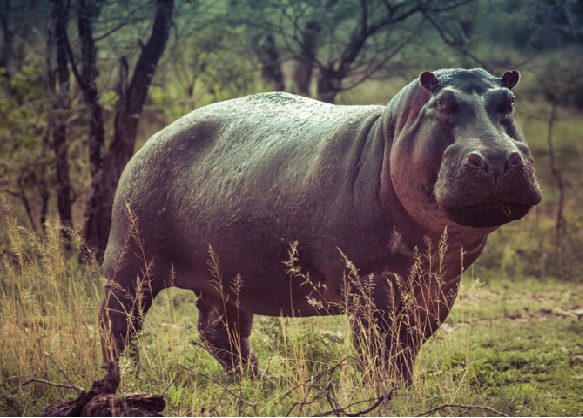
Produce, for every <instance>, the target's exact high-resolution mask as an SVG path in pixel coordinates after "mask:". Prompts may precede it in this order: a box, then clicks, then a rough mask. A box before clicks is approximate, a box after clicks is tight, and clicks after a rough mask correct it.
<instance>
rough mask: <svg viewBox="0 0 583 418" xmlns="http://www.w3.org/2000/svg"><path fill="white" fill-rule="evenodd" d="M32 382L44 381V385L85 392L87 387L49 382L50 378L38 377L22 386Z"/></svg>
mask: <svg viewBox="0 0 583 418" xmlns="http://www.w3.org/2000/svg"><path fill="white" fill-rule="evenodd" d="M31 383H42V384H43V385H49V386H54V387H57V388H65V389H73V390H74V391H76V392H77V393H81V392H85V389H83V388H82V387H80V386H77V385H74V384H71V385H64V384H62V383H53V382H49V381H48V380H44V379H36V378H33V379H29V380H27V381H26V382H24V383H23V384H22V386H27V385H29V384H31Z"/></svg>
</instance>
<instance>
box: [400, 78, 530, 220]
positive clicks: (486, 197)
mask: <svg viewBox="0 0 583 418" xmlns="http://www.w3.org/2000/svg"><path fill="white" fill-rule="evenodd" d="M519 77H520V76H519V73H518V72H517V71H508V72H506V73H505V74H504V75H503V76H502V77H501V78H497V77H494V76H492V75H491V74H489V73H488V72H486V71H484V70H482V69H473V70H462V69H448V70H440V71H436V72H429V71H426V72H423V73H422V74H421V75H420V77H419V80H418V83H415V84H412V85H411V86H412V93H411V98H410V99H411V100H412V101H413V102H416V103H417V104H416V105H415V104H412V105H411V107H408V109H409V112H411V111H413V109H415V108H416V109H417V111H416V112H415V111H413V113H417V115H416V116H414V117H411V116H408V117H407V118H406V122H403V119H402V118H401V123H397V125H400V130H399V132H397V137H396V138H395V143H394V149H393V154H392V155H391V178H392V180H393V183H394V187H395V191H396V193H397V196H398V197H399V199H401V200H402V203H403V205H404V206H405V208H406V209H407V210H408V211H409V212H410V213H411V212H413V213H412V215H414V216H415V217H416V218H421V220H422V221H425V223H429V224H431V223H433V224H434V225H435V226H436V229H437V228H442V227H443V226H444V225H449V226H463V227H473V228H489V229H495V228H496V227H498V226H500V225H503V224H505V223H508V222H510V221H513V220H517V219H520V218H522V217H523V216H524V215H526V214H527V213H528V211H529V209H530V208H531V207H532V206H534V205H536V204H538V203H539V202H540V201H541V192H540V188H539V185H538V183H537V181H536V178H535V175H534V162H533V159H532V157H531V155H530V152H529V148H528V146H527V144H526V142H525V140H524V137H523V135H522V132H521V130H520V127H519V126H518V124H517V123H516V121H515V119H514V94H513V93H512V91H511V89H512V88H513V87H514V86H516V84H517V83H518V80H519ZM403 153H407V154H408V155H409V157H411V158H410V159H409V158H408V160H409V163H408V164H407V166H406V167H403V162H402V161H401V163H399V160H403V156H404V154H403ZM399 166H401V167H399ZM404 177H405V180H406V181H405V182H403V178H404ZM400 183H409V185H408V186H407V185H406V184H404V185H401V184H400ZM421 211H422V212H423V213H419V212H421ZM415 212H418V213H415Z"/></svg>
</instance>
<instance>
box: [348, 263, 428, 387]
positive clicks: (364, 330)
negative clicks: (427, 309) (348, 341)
mask: <svg viewBox="0 0 583 418" xmlns="http://www.w3.org/2000/svg"><path fill="white" fill-rule="evenodd" d="M411 296H412V295H411V293H410V292H409V291H408V290H407V289H406V285H405V284H404V283H402V279H401V278H400V277H399V276H398V275H396V274H394V273H388V272H381V273H372V274H369V275H367V276H363V278H362V279H361V280H360V281H358V282H353V283H352V284H351V286H350V291H349V294H348V295H347V300H348V304H347V310H348V314H349V317H350V319H351V325H352V329H353V333H354V344H355V347H356V349H357V351H358V353H359V355H360V357H361V361H362V362H363V365H364V368H365V369H368V370H370V369H371V368H381V370H382V371H383V372H384V373H387V374H388V377H389V379H391V380H393V381H394V382H395V383H396V384H397V385H400V384H405V385H410V384H411V383H412V374H413V363H414V360H415V357H416V355H417V353H418V352H419V348H420V346H421V343H422V340H423V336H422V334H421V333H419V332H418V327H417V326H416V325H415V324H416V320H415V317H414V312H412V310H411V309H410V307H411V304H412V300H413V298H412V297H411Z"/></svg>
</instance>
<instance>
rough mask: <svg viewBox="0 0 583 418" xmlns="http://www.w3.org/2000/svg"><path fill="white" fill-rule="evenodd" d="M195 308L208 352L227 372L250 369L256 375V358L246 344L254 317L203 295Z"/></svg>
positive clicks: (229, 304)
mask: <svg viewBox="0 0 583 418" xmlns="http://www.w3.org/2000/svg"><path fill="white" fill-rule="evenodd" d="M196 306H197V308H198V312H199V313H198V332H199V335H200V338H201V340H202V341H203V343H204V345H205V347H206V348H207V350H208V351H209V352H210V353H211V354H212V355H213V356H214V357H215V358H216V359H217V360H218V361H219V362H220V363H221V365H222V366H223V367H224V368H225V370H226V371H227V372H238V371H243V372H246V371H249V370H248V369H249V368H250V369H251V370H250V371H251V373H252V374H253V375H256V374H257V359H256V357H255V355H254V354H253V353H252V352H251V345H250V343H249V336H250V335H251V328H252V326H253V314H250V313H248V312H246V311H244V310H242V309H238V308H237V307H236V306H235V305H233V304H231V303H228V302H224V301H223V300H221V299H220V298H218V297H215V296H212V295H209V294H208V293H204V292H201V293H200V296H199V298H198V301H197V302H196Z"/></svg>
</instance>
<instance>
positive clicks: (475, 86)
mask: <svg viewBox="0 0 583 418" xmlns="http://www.w3.org/2000/svg"><path fill="white" fill-rule="evenodd" d="M518 80H519V74H518V72H517V71H509V72H506V73H505V74H503V75H502V77H495V76H493V75H491V74H489V73H488V72H486V71H484V70H482V69H473V70H463V69H445V70H439V71H435V72H429V71H426V72H423V73H422V74H421V75H420V76H419V77H418V78H417V79H415V80H413V81H412V82H411V83H410V84H408V85H406V86H405V87H404V88H403V89H402V90H401V91H400V92H399V93H398V94H397V95H396V96H395V97H394V98H393V99H392V100H391V101H390V102H389V104H388V105H387V106H336V105H331V104H325V103H321V102H318V101H315V100H312V99H309V98H304V97H299V96H294V95H291V94H287V93H261V94H256V95H252V96H248V97H243V98H239V99H234V100H229V101H225V102H222V103H217V104H212V105H209V106H206V107H203V108H201V109H198V110H195V111H194V112H192V113H190V114H188V115H186V116H184V117H182V118H181V119H179V120H177V121H176V122H174V123H173V124H171V125H170V126H168V127H167V128H165V129H164V130H162V131H160V132H158V133H157V134H155V135H154V136H153V137H152V138H151V139H150V140H149V141H148V142H147V143H146V144H145V145H144V147H143V148H142V149H141V150H140V151H138V152H137V153H136V154H135V156H134V157H133V158H132V160H131V161H130V162H129V163H128V165H127V167H126V168H125V171H124V173H123V174H122V176H121V179H120V181H119V186H118V190H117V194H116V197H115V201H114V207H113V214H112V216H113V222H112V229H111V234H110V237H109V243H108V246H107V250H106V252H105V260H104V265H103V269H104V273H105V275H106V277H107V279H108V280H109V283H108V286H107V287H106V294H105V299H104V303H103V307H102V311H101V315H100V318H101V326H102V327H103V330H104V335H105V337H104V356H105V361H106V362H111V361H117V359H118V357H119V355H120V354H121V353H122V351H123V350H124V348H125V346H126V343H127V342H128V341H129V340H130V339H131V337H132V335H133V334H135V332H136V331H137V330H138V329H139V327H140V326H141V322H142V321H141V316H142V315H143V314H145V313H146V312H147V311H148V309H149V307H150V306H151V304H152V300H153V299H154V297H155V296H156V294H157V293H158V292H160V291H161V290H163V289H164V288H166V287H169V286H177V287H180V288H184V289H190V290H193V291H194V292H195V293H196V294H197V296H199V303H198V305H197V306H198V308H199V310H200V314H199V317H200V318H201V320H200V321H199V331H200V336H201V339H202V340H203V341H204V342H205V344H206V345H207V347H208V348H209V351H210V352H211V353H212V354H213V355H214V356H215V357H216V358H217V359H218V360H219V361H220V362H221V364H222V365H223V366H224V367H225V369H227V370H232V369H237V368H239V367H240V366H245V367H246V365H248V364H250V365H252V366H253V367H254V368H256V367H257V366H256V359H255V357H254V356H253V354H252V351H251V347H250V345H249V341H248V337H249V335H250V333H251V328H252V323H253V315H255V314H259V315H274V316H278V315H287V316H297V317H301V316H313V315H324V314H337V313H342V312H343V309H342V306H346V305H345V304H346V302H347V301H346V300H344V299H345V298H344V295H345V294H346V291H347V290H348V291H349V293H350V294H351V295H352V296H351V297H352V298H353V302H354V304H353V305H354V306H359V304H360V305H364V304H366V303H368V304H372V305H374V306H373V308H374V309H373V310H372V312H374V313H373V315H372V316H368V317H367V316H366V315H364V314H361V313H359V312H364V311H366V310H365V309H360V310H358V309H357V310H356V316H355V319H354V320H353V321H352V325H353V327H354V331H355V343H356V345H357V347H358V348H359V350H360V351H361V352H363V353H365V352H366V353H368V355H369V356H372V357H373V358H374V361H375V362H377V363H378V364H382V365H383V367H386V371H387V372H388V373H389V376H391V377H392V378H393V379H395V381H396V382H397V383H402V382H406V383H407V382H410V381H411V373H412V367H413V363H414V359H415V356H416V355H417V353H418V351H419V348H420V346H421V344H422V343H423V341H425V340H426V339H427V338H429V337H430V336H431V335H432V334H433V333H434V332H435V330H436V329H437V328H438V327H439V325H440V324H441V323H442V322H443V321H444V320H445V318H446V317H447V315H448V312H449V310H450V309H451V307H452V305H453V302H454V299H455V297H456V294H457V288H458V285H459V281H460V273H461V271H460V270H461V266H462V265H463V267H465V268H467V267H468V266H469V265H470V264H471V263H472V262H474V261H475V259H476V258H477V257H478V256H479V254H480V253H481V251H482V249H483V247H484V245H485V242H486V237H487V235H488V234H489V233H491V232H492V231H494V230H495V229H496V228H498V227H499V226H501V225H503V224H505V223H508V222H510V221H513V220H517V219H520V218H522V217H523V216H524V215H526V213H527V212H528V211H529V209H530V208H531V207H532V206H534V205H536V204H538V203H539V202H540V200H541V193H540V188H539V186H538V184H537V182H536V179H535V175H534V162H533V159H532V156H531V155H530V153H529V150H528V146H527V144H526V142H525V139H524V137H523V135H522V132H521V130H520V127H519V126H518V124H517V123H516V121H515V119H514V94H513V92H512V88H513V87H514V86H515V85H516V84H517V83H518ZM136 220H137V224H138V229H139V231H140V234H139V242H138V241H137V240H135V239H133V238H132V228H135V222H134V221H136ZM132 225H133V226H132ZM444 230H447V234H448V240H447V246H448V251H447V253H446V254H445V256H444V258H443V259H442V260H441V262H442V263H443V264H442V265H443V275H442V277H441V278H440V280H437V279H435V277H434V276H430V275H425V276H423V275H422V276H419V277H420V278H419V280H414V281H412V282H407V281H406V280H404V279H405V278H407V277H408V275H409V272H410V269H411V266H412V265H413V263H414V261H415V260H414V251H413V249H414V248H415V247H418V248H425V245H426V243H427V241H424V237H425V239H426V240H427V239H429V240H430V241H431V242H433V243H434V244H435V245H437V243H438V242H439V240H440V237H441V236H442V234H443V233H444ZM293 241H297V242H299V257H298V259H299V261H298V267H299V268H300V269H301V271H302V272H303V273H304V274H309V277H310V280H311V281H312V286H301V281H300V280H296V279H294V277H290V274H289V272H288V271H286V267H285V266H284V264H283V263H282V261H285V260H287V259H288V257H289V256H288V250H289V246H290V243H291V242H293ZM209 245H211V246H212V248H213V250H214V252H215V253H216V255H218V257H219V258H220V269H221V274H222V278H223V280H224V283H223V287H222V291H221V292H219V291H218V290H217V283H216V281H214V280H213V278H212V275H211V273H209V269H208V264H207V262H208V260H209ZM339 249H340V250H341V251H342V253H343V254H345V255H346V257H347V259H348V260H350V261H351V262H353V263H354V265H355V266H356V267H357V268H358V271H359V277H361V278H362V280H365V279H367V278H371V279H370V280H372V281H373V282H374V286H373V287H372V288H373V289H374V290H373V294H372V295H367V294H365V292H364V291H363V290H362V289H363V286H362V283H359V282H358V280H356V281H353V282H351V283H348V284H347V285H348V289H347V288H346V286H345V285H346V284H345V283H343V279H342V278H343V272H344V271H345V268H346V264H345V262H344V261H343V259H342V257H341V256H340V253H339V251H338V250H339ZM462 249H463V251H464V252H465V254H466V255H465V257H464V258H463V260H462V259H461V255H460V254H461V250H462ZM435 257H437V255H435ZM145 261H146V262H152V264H151V265H150V270H149V272H148V276H147V277H144V276H143V272H144V268H145V266H144V263H145ZM439 261H440V260H437V259H435V260H429V259H425V260H424V263H425V265H424V266H421V267H422V268H429V264H430V262H431V263H433V265H438V263H439ZM237 274H240V277H241V278H242V281H243V286H242V288H241V289H240V291H234V290H233V286H230V285H229V284H232V282H231V281H232V280H233V279H234V278H235V277H236V275H237ZM136 278H141V279H140V280H145V282H146V283H147V286H142V285H141V284H140V282H138V279H136ZM367 280H368V279H367ZM142 284H143V283H142ZM139 287H141V288H142V290H141V291H140V292H138V291H137V289H138V288H139ZM314 289H318V291H317V292H315V291H314ZM138 293H140V295H139V296H138ZM221 293H222V294H221ZM409 296H411V299H410V300H412V301H413V302H412V303H405V302H404V300H405V299H406V298H407V297H409ZM309 297H311V298H312V300H311V303H310V301H309V300H308V299H309ZM408 300H409V299H408ZM314 301H315V302H317V303H314ZM369 312H370V310H369ZM126 313H129V315H126ZM373 322H374V323H376V325H375V326H376V327H378V328H379V330H380V331H381V333H384V334H383V335H385V334H386V335H387V337H386V339H385V340H384V341H382V342H381V344H377V345H374V346H371V345H370V344H369V345H367V344H368V343H367V342H368V341H370V337H371V335H372V331H371V330H372V329H373V328H374V326H373ZM107 341H113V342H114V344H113V345H109V344H107ZM382 345H384V348H383V347H382ZM383 353H386V354H384V355H383Z"/></svg>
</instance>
